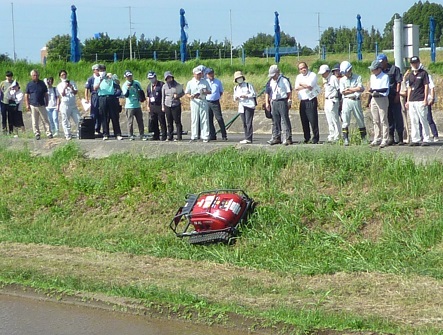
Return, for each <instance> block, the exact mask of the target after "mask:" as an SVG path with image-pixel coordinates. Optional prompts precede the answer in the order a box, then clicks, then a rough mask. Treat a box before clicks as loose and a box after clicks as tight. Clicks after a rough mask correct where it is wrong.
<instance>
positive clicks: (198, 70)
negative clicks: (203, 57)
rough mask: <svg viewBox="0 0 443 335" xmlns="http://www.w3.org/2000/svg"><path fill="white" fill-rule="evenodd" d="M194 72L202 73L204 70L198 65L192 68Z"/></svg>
mask: <svg viewBox="0 0 443 335" xmlns="http://www.w3.org/2000/svg"><path fill="white" fill-rule="evenodd" d="M192 73H193V74H199V73H202V70H201V69H200V68H199V67H198V66H197V67H194V69H193V70H192Z"/></svg>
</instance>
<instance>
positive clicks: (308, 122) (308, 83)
mask: <svg viewBox="0 0 443 335" xmlns="http://www.w3.org/2000/svg"><path fill="white" fill-rule="evenodd" d="M298 71H299V72H300V74H299V75H298V76H297V77H296V78H295V88H294V89H295V90H296V91H297V92H298V98H299V99H300V119H301V125H302V128H303V134H304V138H305V141H304V142H305V143H308V142H309V141H312V143H313V144H317V143H318V141H319V139H320V133H319V130H318V110H317V107H318V101H317V95H318V94H319V93H320V88H319V87H318V85H317V75H316V74H315V73H314V72H311V71H309V68H308V65H307V64H306V63H305V62H300V63H299V64H298ZM310 127H311V128H312V139H311V130H310Z"/></svg>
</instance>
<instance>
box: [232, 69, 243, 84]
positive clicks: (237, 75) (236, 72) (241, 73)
mask: <svg viewBox="0 0 443 335" xmlns="http://www.w3.org/2000/svg"><path fill="white" fill-rule="evenodd" d="M240 77H243V80H245V76H244V75H243V72H241V71H235V73H234V83H235V81H236V80H237V79H238V78H240Z"/></svg>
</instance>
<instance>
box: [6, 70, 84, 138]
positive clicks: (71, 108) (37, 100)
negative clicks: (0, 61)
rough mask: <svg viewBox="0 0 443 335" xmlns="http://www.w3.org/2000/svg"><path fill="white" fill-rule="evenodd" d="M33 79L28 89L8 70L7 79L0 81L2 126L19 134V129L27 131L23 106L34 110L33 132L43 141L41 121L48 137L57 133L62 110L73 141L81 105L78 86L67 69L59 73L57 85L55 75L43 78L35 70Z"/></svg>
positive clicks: (32, 72)
mask: <svg viewBox="0 0 443 335" xmlns="http://www.w3.org/2000/svg"><path fill="white" fill-rule="evenodd" d="M30 75H31V81H30V82H28V84H27V85H26V89H25V90H24V92H23V91H22V90H21V88H20V85H19V84H18V83H17V81H15V80H14V79H13V73H12V72H11V71H7V72H6V80H5V81H3V82H2V83H1V84H0V88H1V92H2V93H1V94H2V99H1V100H2V101H1V110H2V128H3V131H4V132H9V133H10V134H15V135H14V136H18V134H17V130H18V129H21V130H22V131H24V130H25V126H24V122H23V105H25V107H26V109H27V110H28V111H29V112H30V113H31V124H32V131H33V133H34V136H35V139H37V140H40V138H41V134H40V124H41V125H42V126H43V130H44V131H45V133H46V136H47V137H48V138H53V136H54V135H57V133H58V131H59V129H58V124H59V122H58V112H57V111H60V114H61V118H62V126H63V131H64V133H65V136H66V139H67V140H70V139H71V137H72V134H71V122H70V120H71V119H72V120H73V121H74V124H75V125H76V126H78V123H79V120H80V112H79V110H78V108H77V104H76V99H75V96H76V95H77V93H78V90H77V86H76V84H75V83H74V82H73V81H70V80H68V79H67V75H68V74H67V72H66V71H65V70H61V71H60V72H59V77H60V83H59V84H58V85H57V86H56V87H54V86H53V82H54V78H52V77H50V78H45V80H41V79H40V73H39V72H38V71H37V70H32V71H31V73H30Z"/></svg>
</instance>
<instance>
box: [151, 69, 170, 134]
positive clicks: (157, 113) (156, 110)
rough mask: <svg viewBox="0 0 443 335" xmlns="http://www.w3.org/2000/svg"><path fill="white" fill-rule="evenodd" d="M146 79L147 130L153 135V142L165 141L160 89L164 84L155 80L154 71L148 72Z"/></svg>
mask: <svg viewBox="0 0 443 335" xmlns="http://www.w3.org/2000/svg"><path fill="white" fill-rule="evenodd" d="M147 77H148V79H149V81H150V83H149V85H148V87H147V89H146V93H147V94H146V97H147V99H148V101H147V106H148V111H149V127H148V128H149V129H148V130H149V132H153V133H154V136H153V137H152V139H153V140H156V141H158V140H161V141H166V140H167V137H166V116H165V113H164V112H162V87H163V85H164V84H165V83H164V82H163V81H160V80H158V79H157V74H156V73H155V72H154V71H149V72H148V74H147ZM159 125H160V128H159Z"/></svg>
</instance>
